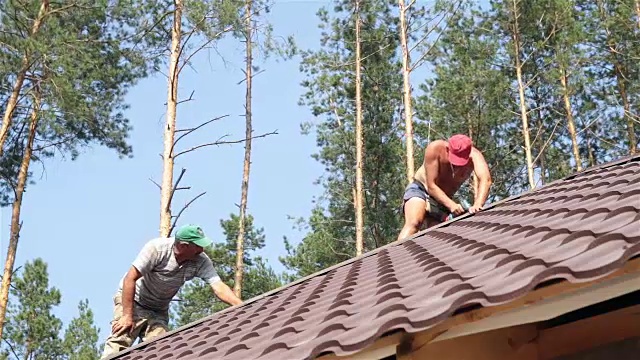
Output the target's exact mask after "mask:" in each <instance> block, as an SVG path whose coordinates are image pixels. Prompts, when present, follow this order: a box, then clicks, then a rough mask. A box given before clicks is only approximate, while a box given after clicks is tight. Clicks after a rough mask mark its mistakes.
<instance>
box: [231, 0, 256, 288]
mask: <svg viewBox="0 0 640 360" xmlns="http://www.w3.org/2000/svg"><path fill="white" fill-rule="evenodd" d="M251 3H252V0H247V4H246V9H247V15H246V35H245V37H246V51H247V54H246V70H245V75H246V80H247V90H246V94H245V105H244V109H245V121H246V132H245V137H246V140H245V141H246V143H245V147H244V168H243V171H242V194H241V196H240V224H239V226H238V240H237V252H236V274H235V282H234V286H233V291H234V292H235V294H236V296H238V297H240V294H241V293H242V275H243V273H244V240H245V239H244V232H245V221H246V211H247V196H248V192H249V170H250V167H251V135H252V132H253V130H252V127H251V80H252V79H251V77H252V71H251V70H252V66H253V65H252V61H253V50H252V48H251V45H252V44H251V41H252V36H253V26H252V24H251V11H252V9H251V5H252V4H251Z"/></svg>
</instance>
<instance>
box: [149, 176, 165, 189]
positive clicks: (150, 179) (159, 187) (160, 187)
mask: <svg viewBox="0 0 640 360" xmlns="http://www.w3.org/2000/svg"><path fill="white" fill-rule="evenodd" d="M149 181H151V182H152V183H154V184H156V186H157V187H158V189H160V190H162V186H160V184H158V183H157V182H155V181H153V179H152V178H149Z"/></svg>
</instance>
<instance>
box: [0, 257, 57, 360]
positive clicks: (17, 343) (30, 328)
mask: <svg viewBox="0 0 640 360" xmlns="http://www.w3.org/2000/svg"><path fill="white" fill-rule="evenodd" d="M11 295H12V297H11V301H10V302H9V308H8V311H7V323H6V324H5V329H6V330H5V334H4V335H3V340H4V341H3V345H5V346H3V353H4V354H5V355H6V356H7V359H11V360H36V359H37V360H58V359H61V358H62V357H63V356H64V348H63V344H62V340H61V339H60V338H59V333H60V330H61V329H62V321H61V320H60V319H58V318H57V317H56V316H55V315H54V314H53V313H52V310H53V308H54V307H55V306H58V305H59V304H60V299H61V294H60V290H58V289H57V288H55V287H50V286H49V274H48V271H47V264H46V263H45V262H44V261H43V260H42V259H40V258H37V259H35V260H33V261H31V262H27V263H26V264H25V265H24V270H23V271H22V274H20V275H18V276H16V277H15V278H14V280H13V284H12V289H11Z"/></svg>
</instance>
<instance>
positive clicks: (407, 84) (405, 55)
mask: <svg viewBox="0 0 640 360" xmlns="http://www.w3.org/2000/svg"><path fill="white" fill-rule="evenodd" d="M398 6H399V8H400V44H401V46H402V77H403V80H404V91H403V93H404V124H405V134H406V135H405V136H406V138H407V181H408V182H411V181H413V174H414V172H415V169H414V163H413V106H412V104H411V80H410V75H411V60H410V59H411V57H410V54H409V45H408V41H407V30H408V29H407V13H406V10H407V8H406V7H405V3H404V0H399V1H398Z"/></svg>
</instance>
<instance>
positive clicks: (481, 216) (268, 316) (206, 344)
mask: <svg viewBox="0 0 640 360" xmlns="http://www.w3.org/2000/svg"><path fill="white" fill-rule="evenodd" d="M638 254H640V157H633V158H627V159H625V160H622V161H617V162H615V163H611V164H608V165H606V166H599V167H597V168H594V169H587V171H584V172H582V173H579V174H576V175H574V176H571V177H568V178H566V179H562V180H558V181H555V182H553V183H551V184H548V185H547V186H545V187H543V188H540V189H538V190H536V191H532V192H529V193H526V194H524V195H522V196H519V197H515V198H513V199H508V200H506V201H503V202H500V203H498V204H496V205H494V206H492V207H491V208H489V209H487V210H485V211H483V212H480V213H477V214H475V215H472V216H466V217H463V218H461V219H459V220H456V221H453V222H451V223H449V224H446V225H444V226H441V227H438V228H433V229H429V230H427V231H426V232H423V233H419V234H417V236H415V237H414V238H412V239H408V240H405V241H401V242H396V243H393V244H390V245H387V246H385V247H383V248H381V249H377V250H375V251H372V252H370V253H368V254H365V255H363V256H362V257H360V258H357V259H352V260H350V261H347V262H345V263H343V264H339V265H338V266H335V267H332V268H330V269H327V270H325V271H321V272H319V273H317V274H315V275H312V276H310V277H308V278H306V279H304V280H303V281H299V282H296V283H293V284H290V285H288V286H285V287H283V288H281V289H278V290H276V291H273V292H271V293H269V294H267V295H266V296H263V297H261V298H258V299H256V300H255V301H250V302H248V303H246V304H244V305H243V306H240V307H237V308H232V309H229V310H228V311H223V312H220V313H217V314H214V315H212V316H210V317H207V318H206V319H203V320H202V321H199V322H197V323H194V324H191V325H189V326H186V327H184V328H182V329H178V330H177V331H174V332H172V333H171V334H168V335H166V336H164V337H162V338H160V339H157V340H155V341H151V342H148V343H146V344H141V345H138V346H136V347H134V348H132V349H129V350H127V351H125V352H122V353H121V354H120V355H118V356H117V357H116V358H117V359H122V360H147V359H149V360H150V359H155V360H160V359H180V360H190V359H218V358H224V359H227V360H236V359H238V360H240V359H242V360H248V359H258V358H260V359H308V358H312V357H315V356H317V355H319V354H321V353H328V352H334V353H336V354H337V355H345V354H351V353H354V352H358V351H360V350H362V349H364V348H365V347H366V346H368V345H370V344H372V343H373V342H375V340H376V339H377V338H379V337H380V336H382V335H383V334H385V333H386V332H388V331H390V330H394V329H404V330H405V331H409V332H415V331H420V330H425V329H427V328H429V327H431V326H434V325H436V324H438V323H439V322H441V321H443V320H444V319H446V318H447V317H449V316H450V315H451V314H452V313H453V312H454V311H456V310H459V309H460V308H461V307H463V306H466V305H470V304H481V305H483V306H492V305H497V304H501V303H506V302H509V301H512V300H514V299H516V298H518V297H520V296H522V295H524V294H526V293H527V292H529V291H530V290H532V289H533V288H534V287H535V286H537V285H538V284H540V283H541V282H544V281H546V280H550V279H566V280H569V281H572V282H577V281H589V280H593V279H596V278H598V277H602V276H605V275H607V274H609V273H611V272H612V271H615V270H616V269H618V268H620V267H621V266H622V265H623V264H624V263H625V262H626V261H627V260H628V259H630V258H631V257H633V256H635V255H638Z"/></svg>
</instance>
